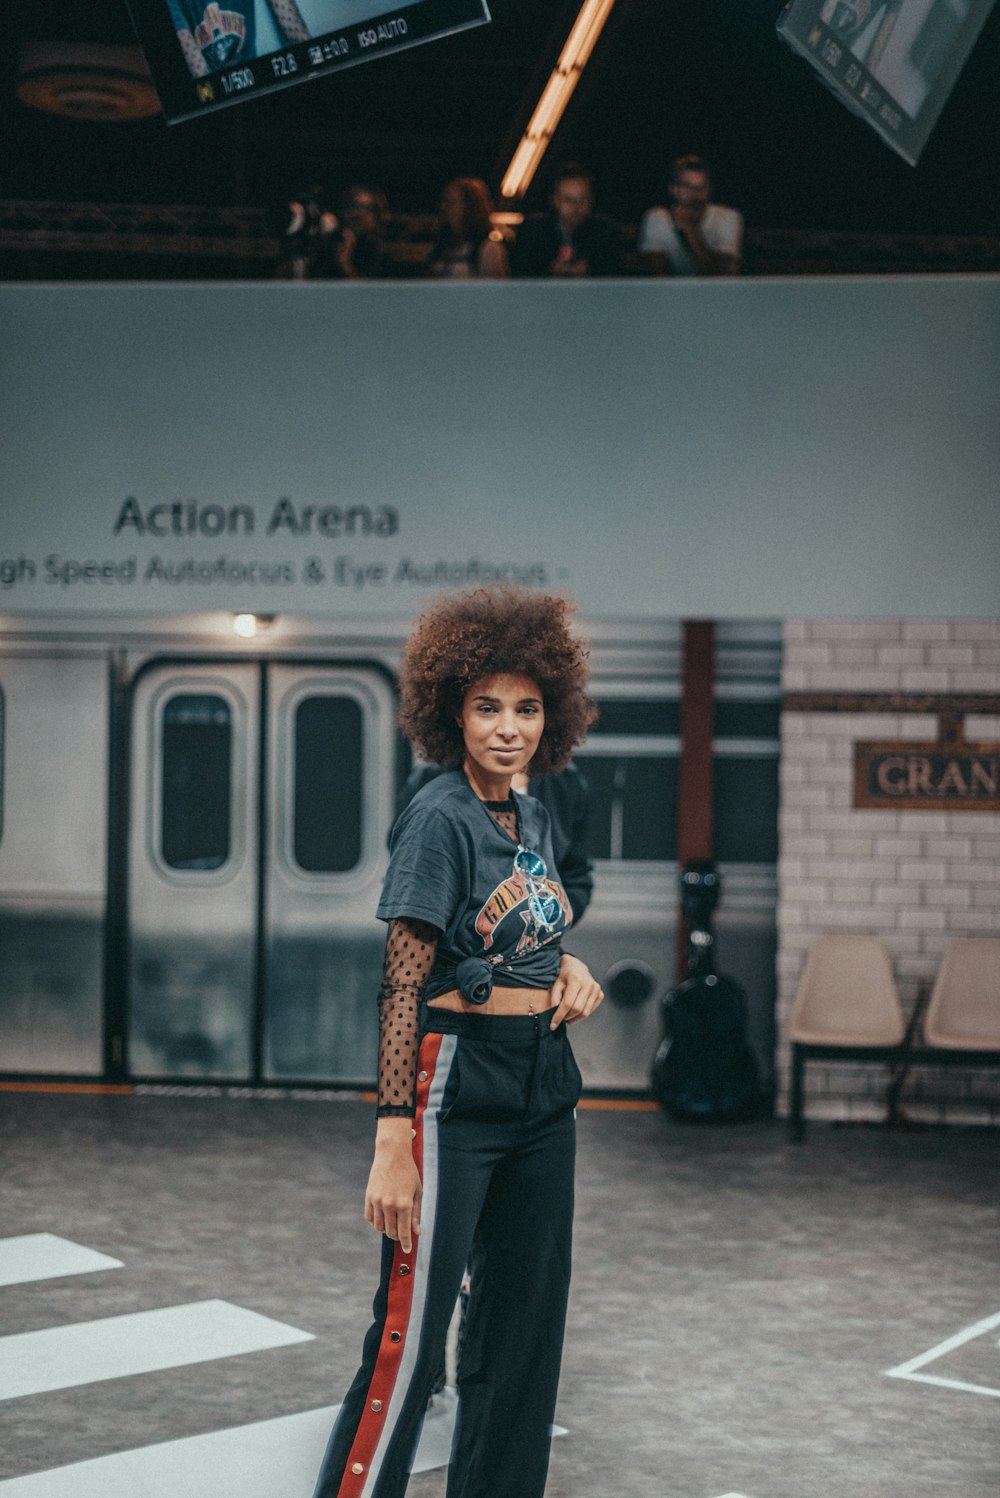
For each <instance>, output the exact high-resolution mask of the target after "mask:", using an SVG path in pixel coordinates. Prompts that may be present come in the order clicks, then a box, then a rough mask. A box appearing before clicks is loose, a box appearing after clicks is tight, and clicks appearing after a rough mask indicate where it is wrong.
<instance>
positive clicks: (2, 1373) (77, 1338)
mask: <svg viewBox="0 0 1000 1498" xmlns="http://www.w3.org/2000/svg"><path fill="white" fill-rule="evenodd" d="M312 1340H313V1337H312V1333H311V1332H301V1331H299V1330H298V1329H297V1328H296V1327H294V1326H286V1325H285V1324H284V1323H283V1322H281V1321H272V1320H271V1319H270V1317H268V1316H259V1315H258V1314H257V1313H256V1311H247V1310H244V1309H243V1307H242V1306H234V1305H230V1304H229V1303H228V1302H227V1301H224V1300H203V1301H200V1302H197V1303H195V1304H193V1305H183V1306H168V1307H167V1308H166V1309H165V1310H160V1311H135V1312H133V1313H131V1314H130V1315H127V1316H109V1317H107V1318H106V1319H104V1320H102V1321H83V1322H79V1323H77V1324H76V1325H74V1326H54V1327H49V1328H47V1329H46V1330H44V1331H38V1332H21V1333H19V1334H17V1335H16V1336H11V1337H0V1399H19V1398H21V1397H23V1396H24V1395H26V1394H44V1393H48V1392H49V1391H50V1390H52V1389H70V1388H75V1387H77V1386H78V1385H80V1384H92V1383H98V1382H100V1381H101V1380H102V1379H107V1378H125V1377H127V1376H129V1375H131V1374H135V1373H151V1372H153V1371H154V1370H156V1369H160V1368H180V1367H183V1366H185V1365H186V1364H190V1363H207V1362H210V1361H212V1360H213V1359H215V1358H227V1357H233V1356H235V1355H236V1354H238V1353H245V1352H261V1351H263V1350H264V1349H265V1348H268V1347H287V1346H288V1345H289V1344H291V1343H293V1342H311V1341H312Z"/></svg>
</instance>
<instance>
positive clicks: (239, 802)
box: [128, 662, 394, 1083]
mask: <svg viewBox="0 0 1000 1498" xmlns="http://www.w3.org/2000/svg"><path fill="white" fill-rule="evenodd" d="M393 709H394V702H393V694H392V690H391V687H390V685H389V683H388V680H387V679H386V678H385V677H384V676H383V675H381V674H380V673H379V672H377V671H376V670H366V669H364V668H361V669H352V668H346V667H345V668H341V667H338V666H333V665H326V664H323V663H317V664H315V665H312V664H309V665H302V666H297V665H286V664H280V663H268V664H257V663H252V662H247V663H245V664H244V663H237V664H221V663H220V664H218V665H213V664H209V663H204V664H192V665H190V666H188V665H162V666H159V665H157V666H154V667H152V668H150V669H148V670H147V671H145V672H144V673H143V674H142V675H141V676H140V678H139V680H138V682H137V684H136V687H135V691H134V695H133V714H132V739H133V755H132V783H131V791H130V806H131V830H130V860H129V863H130V869H129V962H128V1012H129V1024H128V1065H129V1071H130V1073H131V1074H132V1075H133V1076H135V1077H141V1078H154V1077H155V1078H161V1079H162V1078H178V1079H181V1078H189V1079H194V1078H199V1079H203V1080H209V1081H210V1080H226V1081H237V1082H239V1081H257V1082H259V1081H263V1080H275V1081H278V1080H280V1081H282V1082H289V1081H303V1082H322V1081H329V1082H340V1083H343V1082H348V1081H349V1082H370V1081H371V1079H372V1076H373V1073H374V1057H375V1035H376V1004H375V996H376V993H377V989H378V981H379V975H380V970H381V947H382V934H381V931H380V928H379V926H378V923H377V922H376V921H375V919H374V911H375V905H376V903H377V896H378V889H379V886H380V881H381V877H382V873H383V871H384V868H385V856H386V855H385V846H386V836H387V831H388V827H389V823H390V820H391V814H392V788H393V780H392V772H393V754H394V735H393V729H392V721H393Z"/></svg>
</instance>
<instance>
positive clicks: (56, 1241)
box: [0, 1233, 122, 1286]
mask: <svg viewBox="0 0 1000 1498" xmlns="http://www.w3.org/2000/svg"><path fill="white" fill-rule="evenodd" d="M121 1267H122V1261H121V1259H111V1258H109V1257H108V1255H107V1254H99V1253H98V1252H97V1250H96V1249H93V1248H84V1247H83V1246H82V1244H79V1243H71V1242H70V1240H69V1239H68V1238H57V1237H56V1235H55V1233H22V1234H21V1235H20V1236H19V1237H17V1238H0V1286H3V1285H27V1284H29V1283H30V1282H31V1281H32V1280H53V1279H58V1278H59V1277H60V1276H61V1275H64V1274H93V1273H94V1272H95V1271H96V1270H98V1269H121Z"/></svg>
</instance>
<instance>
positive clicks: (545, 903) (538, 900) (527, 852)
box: [514, 846, 560, 928]
mask: <svg viewBox="0 0 1000 1498" xmlns="http://www.w3.org/2000/svg"><path fill="white" fill-rule="evenodd" d="M514 868H515V870H516V872H517V873H518V874H523V875H524V878H525V882H526V883H527V886H528V909H529V911H530V912H531V918H532V920H533V921H534V922H535V924H536V925H537V926H545V927H546V928H551V927H552V926H554V925H556V923H557V921H558V920H559V911H560V906H559V901H558V900H557V898H556V896H555V895H554V894H553V893H552V891H551V890H550V889H548V888H547V887H546V885H545V883H544V880H545V879H546V878H547V877H548V872H549V871H548V866H547V865H546V862H545V859H544V858H543V857H542V856H541V854H540V853H535V852H534V851H533V849H531V848H524V847H521V846H519V847H518V850H517V852H516V853H515V854H514Z"/></svg>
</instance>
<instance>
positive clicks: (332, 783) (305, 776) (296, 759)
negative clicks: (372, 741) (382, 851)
mask: <svg viewBox="0 0 1000 1498" xmlns="http://www.w3.org/2000/svg"><path fill="white" fill-rule="evenodd" d="M363 755H364V717H363V710H362V705H361V703H360V702H359V701H358V700H357V698H356V697H351V696H347V695H343V694H339V693H331V692H324V693H317V694H315V695H310V696H307V697H302V698H300V699H299V701H298V703H297V704H296V707H295V714H294V751H293V766H294V771H293V773H294V786H293V794H292V857H293V859H294V861H295V863H296V864H297V866H298V868H299V869H300V870H301V871H302V872H303V873H306V874H345V873H347V872H348V871H349V870H351V869H353V868H356V867H357V865H358V863H359V862H360V861H361V855H362V841H363V838H362V831H363V829H362V813H363V796H362V789H363V778H364V777H363Z"/></svg>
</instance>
